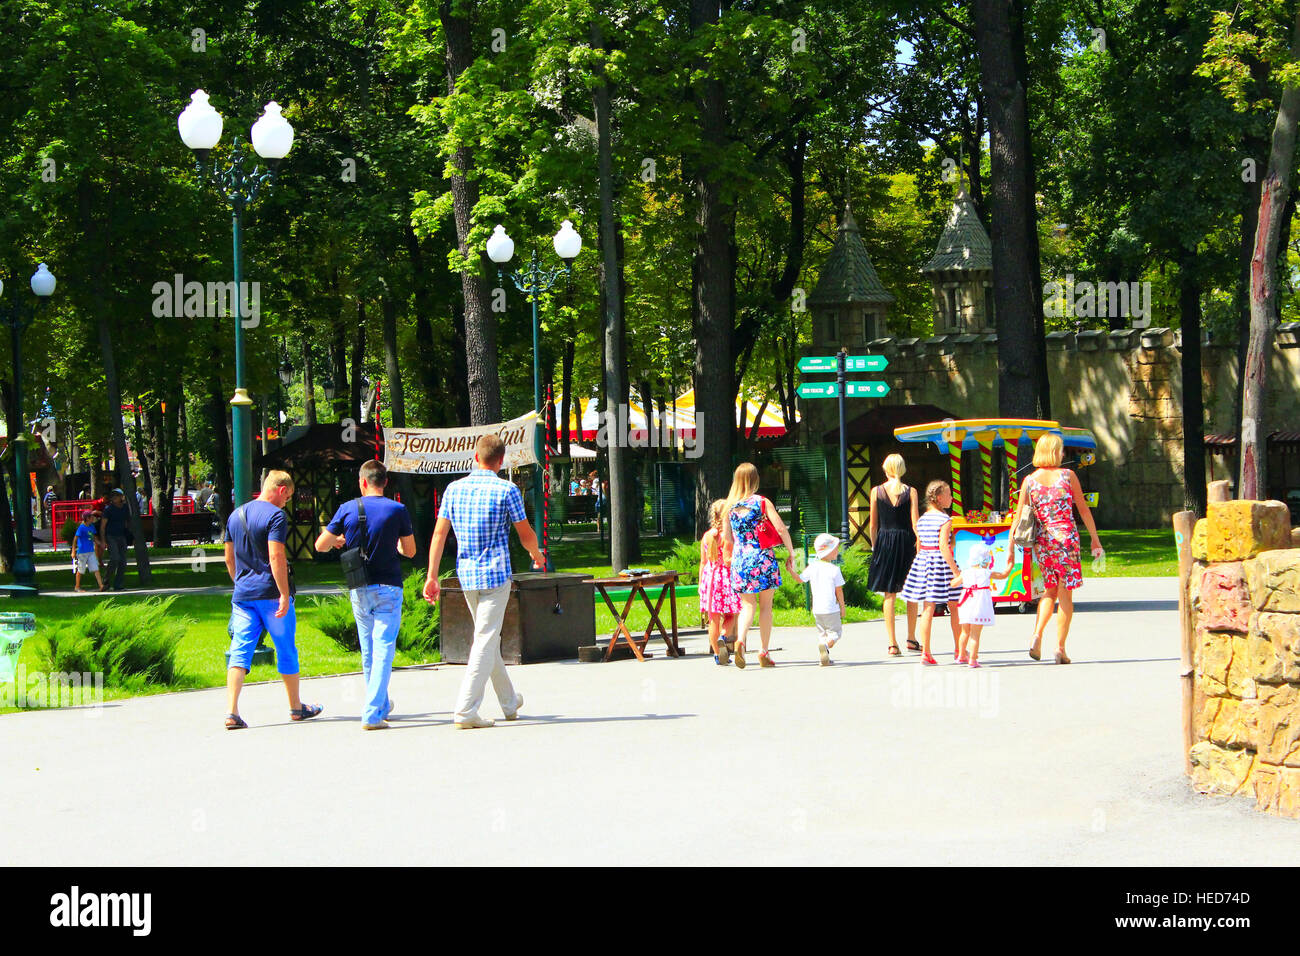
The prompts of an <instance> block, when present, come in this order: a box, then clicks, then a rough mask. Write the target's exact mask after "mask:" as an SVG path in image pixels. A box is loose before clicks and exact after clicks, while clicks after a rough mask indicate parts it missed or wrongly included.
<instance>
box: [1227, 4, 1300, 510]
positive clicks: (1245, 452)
mask: <svg viewBox="0 0 1300 956" xmlns="http://www.w3.org/2000/svg"><path fill="white" fill-rule="evenodd" d="M1297 58H1300V10H1297V11H1296V20H1295V25H1294V26H1293V28H1292V33H1291V59H1292V60H1295V59H1297ZM1298 118H1300V87H1297V86H1296V85H1294V84H1288V85H1287V86H1286V87H1285V88H1284V89H1283V91H1282V101H1281V103H1280V104H1279V106H1278V111H1277V121H1276V122H1275V123H1274V125H1273V141H1272V146H1271V147H1270V149H1269V154H1268V172H1267V173H1265V175H1264V181H1263V183H1262V184H1261V188H1260V195H1259V224H1258V226H1257V227H1256V229H1255V252H1254V255H1253V256H1252V257H1251V263H1250V340H1249V342H1248V344H1247V347H1246V365H1245V367H1244V369H1243V370H1242V377H1243V378H1244V379H1245V391H1244V393H1243V395H1242V412H1241V480H1240V481H1239V482H1238V484H1237V497H1238V498H1242V499H1247V500H1249V499H1259V498H1264V497H1266V496H1267V494H1268V474H1267V471H1266V465H1267V457H1268V456H1267V443H1268V437H1267V433H1266V432H1265V433H1264V434H1261V432H1263V430H1264V428H1265V423H1264V409H1265V407H1266V404H1267V400H1268V361H1269V355H1270V352H1271V349H1270V344H1271V342H1272V337H1273V317H1274V315H1275V314H1276V310H1277V301H1276V300H1277V258H1278V248H1279V240H1280V238H1281V235H1282V225H1283V223H1282V212H1283V210H1284V208H1285V207H1286V204H1287V200H1288V199H1289V198H1290V196H1291V164H1292V162H1293V161H1294V158H1295V137H1296V122H1297V119H1298Z"/></svg>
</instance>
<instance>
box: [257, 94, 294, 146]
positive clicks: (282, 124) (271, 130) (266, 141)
mask: <svg viewBox="0 0 1300 956" xmlns="http://www.w3.org/2000/svg"><path fill="white" fill-rule="evenodd" d="M251 134H252V138H253V149H254V150H255V151H256V152H257V155H258V156H261V157H262V158H263V159H269V160H277V159H284V157H286V156H288V155H289V150H290V148H291V147H292V146H293V127H292V126H290V125H289V121H288V120H287V119H285V118H284V117H283V116H282V115H281V114H280V104H279V103H277V102H276V101H275V100H272V101H271V102H269V103H267V104H266V108H265V111H264V112H263V113H262V116H261V117H260V118H259V119H258V121H257V122H256V123H254V124H253V129H252V130H251Z"/></svg>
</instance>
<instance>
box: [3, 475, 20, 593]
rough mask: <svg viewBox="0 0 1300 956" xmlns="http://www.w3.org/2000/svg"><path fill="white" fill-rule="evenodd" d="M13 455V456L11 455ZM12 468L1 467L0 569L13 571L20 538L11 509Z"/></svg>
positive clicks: (7, 571) (8, 571)
mask: <svg viewBox="0 0 1300 956" xmlns="http://www.w3.org/2000/svg"><path fill="white" fill-rule="evenodd" d="M11 457H12V456H11ZM9 471H10V469H8V468H0V571H4V572H6V573H12V572H13V569H14V558H16V557H17V556H18V539H17V537H16V536H15V534H14V516H13V512H12V511H10V509H9V482H10V481H12V480H13V476H12V475H10V474H9Z"/></svg>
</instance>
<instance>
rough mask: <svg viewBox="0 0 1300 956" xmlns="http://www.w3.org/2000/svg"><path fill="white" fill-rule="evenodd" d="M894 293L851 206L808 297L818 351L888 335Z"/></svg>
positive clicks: (814, 341)
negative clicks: (874, 263)
mask: <svg viewBox="0 0 1300 956" xmlns="http://www.w3.org/2000/svg"><path fill="white" fill-rule="evenodd" d="M893 302H894V297H893V296H892V295H890V294H889V293H888V292H887V291H885V287H884V285H882V284H881V282H880V276H878V275H876V270H875V267H874V266H872V264H871V257H870V256H869V255H867V247H866V246H865V245H864V244H863V242H862V235H861V233H860V232H859V231H858V224H857V221H856V220H855V219H854V218H853V212H852V210H851V209H850V208H849V204H848V203H847V202H846V203H845V204H844V219H843V220H842V221H841V222H840V227H839V235H838V236H837V237H836V239H835V245H834V246H832V247H831V253H830V255H829V256H828V257H827V258H826V262H825V264H824V265H823V266H822V270H821V276H820V277H819V278H818V280H817V287H816V288H815V289H813V291H812V295H810V296H809V297H808V306H809V308H810V309H811V310H812V313H813V331H812V337H813V346H814V347H815V349H816V350H817V351H819V352H820V351H824V350H825V349H827V348H832V349H837V348H839V347H840V346H844V347H845V348H853V347H855V346H856V347H861V346H864V345H866V344H867V343H868V342H871V341H874V340H875V339H879V338H883V337H884V336H886V335H888V334H889V331H888V328H887V326H886V321H887V320H888V318H889V307H890V305H892V304H893Z"/></svg>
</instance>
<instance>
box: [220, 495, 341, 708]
mask: <svg viewBox="0 0 1300 956" xmlns="http://www.w3.org/2000/svg"><path fill="white" fill-rule="evenodd" d="M292 498H293V479H292V478H291V477H290V476H289V473H288V472H285V471H271V472H267V475H266V480H265V481H263V482H262V493H261V495H259V496H258V497H257V499H256V500H254V501H250V502H248V503H247V504H245V505H243V506H241V507H239V508H236V509H235V511H234V512H233V513H232V514H231V516H230V520H229V521H227V522H226V571H227V572H228V573H229V574H230V580H232V581H234V582H235V591H234V593H233V594H232V595H231V597H230V666H229V668H228V669H227V670H226V702H227V704H228V707H229V712H228V713H227V714H226V729H227V730H242V729H243V728H245V727H247V726H248V724H246V723H244V720H243V718H241V717H240V716H239V692H240V691H241V690H243V688H244V677H245V676H246V675H247V674H248V672H249V670H250V669H251V668H252V666H253V650H254V648H256V647H257V641H258V639H259V638H260V637H261V636H262V631H263V630H265V631H266V632H267V633H268V634H270V635H271V640H272V641H273V642H274V643H275V662H276V667H277V668H278V669H279V671H280V678H281V679H282V680H283V681H284V689H285V690H286V691H287V692H288V694H289V717H290V718H291V719H292V720H295V721H298V720H309V719H311V718H312V717H315V716H316V715H317V714H319V713H320V712H321V708H320V707H319V706H317V705H315V704H304V703H303V702H302V699H301V698H300V697H299V696H298V648H297V646H296V645H295V644H294V639H293V638H294V631H295V630H296V627H297V618H296V617H295V615H294V609H293V593H292V591H291V588H290V584H289V558H288V555H287V554H286V552H285V549H284V543H285V540H286V538H287V537H288V531H289V521H288V518H287V517H286V516H285V513H284V506H285V505H286V504H288V503H289V501H290V499H292Z"/></svg>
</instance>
